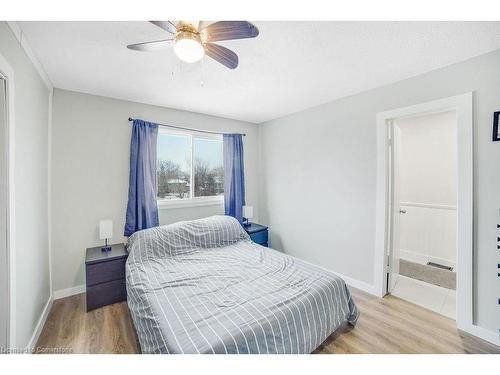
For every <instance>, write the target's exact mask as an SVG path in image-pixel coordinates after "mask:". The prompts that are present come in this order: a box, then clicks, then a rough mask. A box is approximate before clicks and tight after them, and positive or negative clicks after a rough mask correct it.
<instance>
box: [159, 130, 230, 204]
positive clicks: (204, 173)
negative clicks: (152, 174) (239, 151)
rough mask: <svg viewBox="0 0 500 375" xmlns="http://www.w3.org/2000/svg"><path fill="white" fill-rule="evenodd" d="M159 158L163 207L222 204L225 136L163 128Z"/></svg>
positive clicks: (160, 198) (160, 200)
mask: <svg viewBox="0 0 500 375" xmlns="http://www.w3.org/2000/svg"><path fill="white" fill-rule="evenodd" d="M157 158H158V160H157V177H158V189H157V199H158V200H159V202H160V203H161V204H166V205H170V204H172V203H173V204H176V203H179V202H186V203H187V202H199V203H203V202H205V203H207V202H221V201H222V197H223V195H224V165H223V151H222V136H220V135H211V134H203V133H196V132H190V131H178V130H170V129H166V128H160V131H159V133H158V143H157Z"/></svg>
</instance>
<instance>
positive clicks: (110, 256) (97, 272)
mask: <svg viewBox="0 0 500 375" xmlns="http://www.w3.org/2000/svg"><path fill="white" fill-rule="evenodd" d="M109 247H110V248H111V250H109V251H106V252H103V251H102V250H101V247H100V246H98V247H92V248H89V249H87V254H86V257H85V276H86V284H87V311H90V310H93V309H96V308H98V307H102V306H106V305H111V304H112V303H116V302H121V301H125V300H126V299H127V289H126V286H125V262H126V261H127V257H128V252H127V250H126V249H125V245H124V244H116V245H111V246H109Z"/></svg>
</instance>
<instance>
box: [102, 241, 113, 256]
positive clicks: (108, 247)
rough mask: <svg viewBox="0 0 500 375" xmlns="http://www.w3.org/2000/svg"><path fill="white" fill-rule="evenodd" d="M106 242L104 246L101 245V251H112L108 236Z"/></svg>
mask: <svg viewBox="0 0 500 375" xmlns="http://www.w3.org/2000/svg"><path fill="white" fill-rule="evenodd" d="M104 241H105V243H104V247H101V251H104V252H106V253H108V252H110V251H111V246H108V239H107V238H106V239H105V240H104Z"/></svg>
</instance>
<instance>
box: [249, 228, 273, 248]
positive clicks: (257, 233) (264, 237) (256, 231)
mask: <svg viewBox="0 0 500 375" xmlns="http://www.w3.org/2000/svg"><path fill="white" fill-rule="evenodd" d="M243 229H245V231H246V232H247V233H248V234H249V235H250V239H251V240H252V241H253V242H255V243H257V244H259V245H262V246H265V247H268V244H267V242H268V237H269V234H268V228H267V227H266V226H264V225H260V224H255V223H249V225H243Z"/></svg>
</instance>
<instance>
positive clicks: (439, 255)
mask: <svg viewBox="0 0 500 375" xmlns="http://www.w3.org/2000/svg"><path fill="white" fill-rule="evenodd" d="M394 125H395V126H397V127H398V128H399V129H400V135H401V137H400V141H401V146H400V152H399V156H398V158H399V187H400V189H399V190H400V194H399V198H400V202H399V205H400V208H401V209H403V210H405V211H406V214H402V215H400V231H399V233H400V241H399V243H400V247H401V249H400V253H401V257H402V258H404V259H407V260H412V261H416V262H421V263H426V262H428V261H433V262H438V263H441V264H444V265H449V266H453V267H454V266H455V265H456V233H457V232H456V220H457V212H456V204H457V120H456V113H455V112H454V111H452V112H444V113H438V114H432V115H426V116H417V117H411V118H405V119H398V120H396V121H395V124H394Z"/></svg>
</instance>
